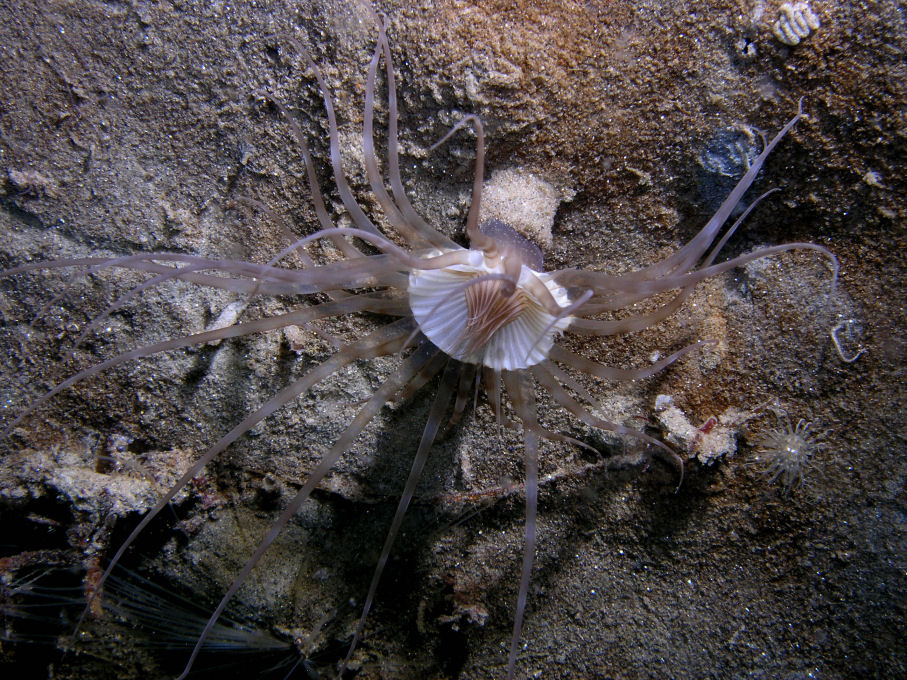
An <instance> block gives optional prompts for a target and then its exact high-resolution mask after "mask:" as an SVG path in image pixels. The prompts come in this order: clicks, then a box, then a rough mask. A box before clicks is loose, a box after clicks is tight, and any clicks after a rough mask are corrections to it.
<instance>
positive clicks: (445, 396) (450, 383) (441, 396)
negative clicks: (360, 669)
mask: <svg viewBox="0 0 907 680" xmlns="http://www.w3.org/2000/svg"><path fill="white" fill-rule="evenodd" d="M436 357H440V359H441V361H440V362H437V361H435V362H432V364H430V365H434V364H437V367H436V368H435V370H434V373H437V370H439V369H440V368H441V365H443V363H444V362H447V368H446V370H445V371H444V376H443V377H442V378H441V385H440V386H439V387H438V392H437V394H436V395H435V400H434V403H433V404H432V407H431V411H430V412H429V414H428V420H427V421H426V423H425V429H424V430H423V431H422V440H421V441H420V442H419V448H418V450H417V451H416V457H415V458H414V459H413V465H412V468H411V469H410V471H409V477H408V478H407V479H406V484H405V485H404V487H403V493H402V494H401V496H400V502H399V503H398V504H397V510H396V512H395V513H394V518H393V520H391V526H390V529H388V531H387V536H386V537H385V539H384V546H383V547H382V548H381V555H380V556H379V557H378V564H377V565H376V566H375V571H374V573H373V574H372V582H371V583H370V584H369V588H368V594H367V595H366V597H365V604H364V605H363V607H362V615H361V616H360V617H359V623H358V624H357V625H356V632H355V633H354V634H353V641H352V642H351V643H350V648H349V650H348V651H347V653H346V657H344V659H343V663H342V664H341V665H340V670H339V671H338V674H337V677H338V680H339V678H340V677H341V676H342V675H343V671H344V670H345V669H346V665H347V664H348V663H349V661H350V659H351V658H352V656H353V652H354V651H355V650H356V646H357V645H358V644H359V640H360V639H361V638H362V633H363V631H364V630H365V620H366V618H367V617H368V613H369V611H370V610H371V607H372V603H373V602H374V600H375V593H376V592H377V591H378V583H379V581H380V580H381V575H382V574H383V573H384V567H385V566H386V565H387V560H388V558H389V557H390V553H391V548H392V547H393V545H394V540H395V539H396V538H397V533H398V532H399V531H400V526H401V524H402V523H403V516H404V514H406V510H407V508H408V507H409V503H410V501H411V500H412V498H413V494H414V493H415V491H416V485H417V484H418V483H419V479H420V477H421V476H422V470H423V469H424V467H425V461H426V460H427V459H428V452H429V450H430V449H431V446H432V444H433V443H434V441H435V437H436V436H437V434H438V428H439V427H440V425H441V421H442V418H443V416H444V413H445V411H447V407H448V405H449V404H450V399H451V395H452V394H453V390H454V386H455V384H456V382H457V380H458V378H459V373H460V370H461V364H458V363H457V362H454V361H450V360H449V359H447V357H446V356H445V355H444V354H443V353H441V352H440V351H438V352H437V354H436Z"/></svg>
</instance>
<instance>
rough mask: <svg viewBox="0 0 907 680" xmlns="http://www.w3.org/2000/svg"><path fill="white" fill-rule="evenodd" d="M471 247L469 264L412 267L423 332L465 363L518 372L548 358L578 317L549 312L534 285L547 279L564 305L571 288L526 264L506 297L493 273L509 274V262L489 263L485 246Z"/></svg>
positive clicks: (413, 297)
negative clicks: (438, 267)
mask: <svg viewBox="0 0 907 680" xmlns="http://www.w3.org/2000/svg"><path fill="white" fill-rule="evenodd" d="M468 252H469V255H470V257H469V263H468V264H455V265H451V266H449V267H445V268H443V269H427V270H423V269H414V270H413V271H412V272H410V275H409V306H410V309H411V310H412V312H413V316H414V317H415V318H416V321H417V322H418V324H419V328H420V330H421V331H422V333H424V334H425V336H426V337H427V338H428V339H429V340H431V341H432V343H434V345H435V346H436V347H438V348H439V349H441V350H442V351H443V352H444V353H445V354H447V355H448V356H450V357H452V358H454V359H457V360H459V361H462V362H464V363H469V364H482V365H483V366H487V367H488V368H492V369H495V370H503V371H516V370H519V369H523V368H529V367H530V366H535V365H536V364H539V363H541V362H543V361H545V359H547V358H548V352H549V350H550V349H551V347H552V346H553V345H554V342H555V340H556V339H557V338H558V337H559V336H560V335H561V334H562V333H563V332H564V331H565V330H566V329H567V327H568V326H569V325H570V322H571V319H572V317H570V316H565V317H560V318H559V317H557V316H554V315H553V314H551V313H549V312H548V311H547V310H546V309H545V306H544V304H543V302H542V301H541V300H539V299H538V297H536V295H534V294H533V292H532V288H533V287H535V286H537V285H538V283H541V284H542V285H543V286H545V288H546V289H547V290H548V291H549V292H550V293H551V296H552V297H553V298H554V300H555V301H556V302H557V304H558V305H560V307H561V308H562V309H567V308H568V307H569V306H570V298H569V297H568V295H567V291H566V290H565V289H564V288H562V287H561V286H559V285H558V284H557V283H555V282H554V280H553V279H552V277H551V275H550V274H546V273H544V272H537V271H534V270H532V269H530V268H529V267H527V266H526V265H525V264H524V265H522V266H521V268H520V275H519V278H518V279H517V283H516V290H515V291H514V293H513V295H510V296H508V297H505V296H503V295H501V288H502V287H503V285H504V283H503V281H502V280H500V279H497V278H488V277H489V276H495V275H497V276H502V277H503V276H504V275H505V271H504V266H503V264H501V263H500V262H498V263H492V264H491V265H489V263H488V262H486V258H485V257H484V256H483V253H482V251H480V250H471V251H468ZM434 254H435V255H441V254H443V253H442V251H437V252H436V253H434Z"/></svg>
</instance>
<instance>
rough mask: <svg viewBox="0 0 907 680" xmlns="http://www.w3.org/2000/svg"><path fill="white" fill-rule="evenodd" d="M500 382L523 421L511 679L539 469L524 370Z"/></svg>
mask: <svg viewBox="0 0 907 680" xmlns="http://www.w3.org/2000/svg"><path fill="white" fill-rule="evenodd" d="M503 377H504V384H505V386H506V388H507V393H508V394H509V395H510V399H511V402H512V403H513V407H514V409H515V410H516V412H517V415H518V416H519V418H520V420H521V421H522V422H523V443H524V444H523V449H524V453H523V456H524V465H525V467H526V482H525V489H526V522H525V538H524V540H523V562H522V566H521V568H520V588H519V591H518V593H517V601H516V613H515V614H514V617H513V633H512V635H511V637H510V653H509V654H508V656H507V678H508V680H510V679H511V678H513V673H514V670H515V669H516V659H517V655H518V653H519V649H520V635H521V633H522V631H523V616H524V615H525V613H526V602H527V600H528V597H529V583H530V581H531V578H532V565H533V562H534V561H535V540H536V517H537V514H538V494H539V468H538V440H537V439H536V436H537V435H536V429H537V428H538V423H537V422H536V411H535V393H534V390H533V389H532V387H531V386H529V385H527V384H526V382H527V378H526V375H525V374H524V373H521V372H515V371H505V372H504V376H503Z"/></svg>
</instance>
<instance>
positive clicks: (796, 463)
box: [757, 409, 821, 495]
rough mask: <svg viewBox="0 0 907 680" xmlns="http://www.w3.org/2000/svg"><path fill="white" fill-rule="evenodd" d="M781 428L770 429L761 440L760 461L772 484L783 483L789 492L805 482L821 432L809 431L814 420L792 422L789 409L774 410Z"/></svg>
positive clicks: (758, 458) (785, 490)
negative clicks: (794, 423) (816, 433)
mask: <svg viewBox="0 0 907 680" xmlns="http://www.w3.org/2000/svg"><path fill="white" fill-rule="evenodd" d="M774 413H775V418H776V419H777V420H778V427H775V428H772V429H769V430H767V431H766V432H765V433H764V434H763V435H762V438H761V440H760V441H759V453H758V457H757V460H758V461H759V462H761V463H764V465H765V475H766V476H767V477H769V483H770V484H774V483H775V482H776V481H780V482H781V493H782V494H785V495H786V494H787V493H788V492H790V490H791V489H795V488H797V487H798V486H800V485H801V484H802V483H803V475H804V473H805V471H806V468H807V467H808V466H809V464H810V461H811V459H812V457H813V455H815V453H816V451H818V450H819V447H820V445H821V444H820V440H821V435H815V434H813V433H810V432H809V431H808V430H809V428H810V427H811V426H812V423H809V422H807V421H806V420H804V419H803V418H800V419H799V420H798V421H797V424H796V425H793V424H792V423H791V419H790V416H789V415H788V414H787V411H783V410H778V409H776V410H775V411H774Z"/></svg>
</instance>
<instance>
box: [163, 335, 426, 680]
mask: <svg viewBox="0 0 907 680" xmlns="http://www.w3.org/2000/svg"><path fill="white" fill-rule="evenodd" d="M399 337H401V336H397V339H399ZM396 349H398V350H399V349H400V348H399V347H398V348H396ZM430 357H431V354H429V353H428V352H423V351H417V352H415V353H413V354H412V355H411V356H410V357H409V358H408V359H406V361H404V362H403V365H402V366H401V367H400V369H399V371H398V372H397V374H396V375H395V376H394V377H392V378H391V379H389V380H388V381H387V382H385V383H384V384H383V385H382V386H381V387H380V388H378V390H377V391H376V392H375V393H374V394H373V395H372V396H371V397H370V398H369V400H368V401H367V402H366V404H365V406H363V407H362V409H361V410H360V411H359V413H357V414H356V417H355V418H353V421H352V422H351V423H350V424H349V426H347V428H346V430H344V432H343V434H342V435H340V438H339V439H338V440H337V441H336V442H335V443H334V445H333V446H332V447H331V450H330V451H328V452H327V453H326V454H325V455H324V458H322V460H321V462H320V463H319V464H318V465H317V467H316V468H315V469H314V470H312V472H311V473H309V476H308V478H307V479H306V482H305V484H303V486H302V488H301V489H300V490H299V492H298V493H297V494H296V496H295V498H293V500H292V501H290V503H289V505H287V507H286V508H285V509H284V511H283V512H282V513H281V514H280V517H278V518H277V521H275V522H274V524H273V525H272V526H271V529H270V530H269V531H268V533H267V535H266V536H265V537H264V538H263V539H262V540H261V542H260V543H259V544H258V547H257V548H256V549H255V552H254V553H252V556H251V557H250V558H249V559H248V561H247V562H246V564H245V565H244V566H243V568H242V569H241V570H240V572H239V574H237V576H236V578H235V579H234V580H233V583H231V584H230V587H229V588H228V589H227V592H226V593H224V596H223V598H222V599H221V601H220V603H219V604H218V605H217V607H216V608H215V609H214V611H213V612H212V614H211V618H209V619H208V623H207V624H205V628H204V629H203V630H202V632H201V634H200V635H199V638H198V641H197V642H196V643H195V648H194V649H193V650H192V654H190V655H189V660H188V661H187V663H186V667H185V668H184V669H183V672H182V673H181V674H180V676H179V677H178V678H177V680H183V679H184V678H185V677H186V676H188V675H189V672H190V671H191V670H192V666H193V664H194V663H195V659H196V657H197V656H198V654H199V652H200V651H201V650H202V647H203V646H204V644H205V639H206V638H207V636H208V633H209V632H210V631H211V628H212V627H213V626H214V624H215V623H216V622H217V620H218V618H220V615H221V613H222V612H223V611H224V608H226V606H227V603H228V602H229V601H230V600H231V599H232V598H233V596H234V595H235V594H236V592H237V591H238V590H239V589H240V588H241V587H242V585H243V583H245V581H246V579H247V578H248V576H249V574H250V573H252V570H253V569H254V568H255V565H256V564H258V561H259V560H260V559H261V557H262V555H264V554H265V551H267V549H268V548H269V547H270V546H271V544H272V543H273V542H274V541H275V540H276V539H277V536H278V535H279V534H280V532H281V531H282V530H283V528H284V527H285V526H286V525H287V522H289V521H290V520H291V519H292V517H293V515H295V514H296V512H297V511H298V510H299V508H300V507H302V504H303V503H305V501H306V500H308V498H309V496H310V495H311V493H312V491H313V490H314V489H315V487H316V486H318V484H319V483H320V482H321V480H322V479H324V477H325V475H327V474H328V472H330V471H331V468H333V467H334V465H335V464H336V463H337V461H338V460H339V459H340V456H342V455H343V454H344V453H346V451H348V450H349V448H350V447H351V446H352V445H353V443H354V442H355V441H356V439H357V438H358V437H359V435H360V434H361V433H362V430H363V429H364V428H365V426H366V425H368V424H369V423H370V422H371V420H372V418H374V417H375V415H376V414H377V413H378V411H379V410H381V408H382V407H383V406H384V405H385V404H386V403H387V402H388V400H390V398H391V397H392V396H393V395H394V394H395V393H396V392H397V391H398V390H399V389H400V388H401V387H403V386H404V385H405V384H406V383H407V382H408V381H409V380H410V379H411V378H412V377H413V376H414V375H415V374H416V373H418V372H419V371H420V370H421V369H422V367H423V366H424V365H425V363H426V362H427V361H428V360H429V359H430Z"/></svg>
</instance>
